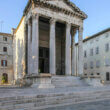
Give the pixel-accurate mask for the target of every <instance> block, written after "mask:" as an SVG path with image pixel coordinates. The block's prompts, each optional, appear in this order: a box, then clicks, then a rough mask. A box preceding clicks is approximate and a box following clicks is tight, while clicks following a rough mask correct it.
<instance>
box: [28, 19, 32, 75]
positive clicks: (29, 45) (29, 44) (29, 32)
mask: <svg viewBox="0 0 110 110" xmlns="http://www.w3.org/2000/svg"><path fill="white" fill-rule="evenodd" d="M30 73H31V23H30V20H29V21H28V74H30Z"/></svg>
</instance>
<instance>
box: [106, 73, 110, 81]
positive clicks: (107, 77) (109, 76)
mask: <svg viewBox="0 0 110 110" xmlns="http://www.w3.org/2000/svg"><path fill="white" fill-rule="evenodd" d="M106 80H107V81H109V80H110V74H109V72H107V73H106Z"/></svg>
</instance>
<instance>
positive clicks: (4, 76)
mask: <svg viewBox="0 0 110 110" xmlns="http://www.w3.org/2000/svg"><path fill="white" fill-rule="evenodd" d="M2 83H3V84H5V83H8V74H6V73H3V75H2Z"/></svg>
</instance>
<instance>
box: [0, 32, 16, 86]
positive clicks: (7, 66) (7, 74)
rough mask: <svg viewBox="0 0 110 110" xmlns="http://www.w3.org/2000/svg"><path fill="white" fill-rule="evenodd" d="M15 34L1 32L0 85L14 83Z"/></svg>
mask: <svg viewBox="0 0 110 110" xmlns="http://www.w3.org/2000/svg"><path fill="white" fill-rule="evenodd" d="M12 46H13V36H12V35H11V34H7V33H0V85H1V84H12V83H13V80H14V74H13V47H12Z"/></svg>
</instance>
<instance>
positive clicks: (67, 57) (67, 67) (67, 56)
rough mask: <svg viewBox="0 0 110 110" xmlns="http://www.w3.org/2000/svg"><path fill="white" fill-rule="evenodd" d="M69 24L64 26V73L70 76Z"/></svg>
mask: <svg viewBox="0 0 110 110" xmlns="http://www.w3.org/2000/svg"><path fill="white" fill-rule="evenodd" d="M70 31H71V24H69V23H67V24H66V51H65V73H66V75H71V34H70Z"/></svg>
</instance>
